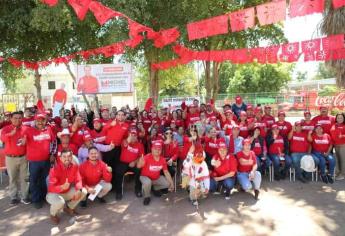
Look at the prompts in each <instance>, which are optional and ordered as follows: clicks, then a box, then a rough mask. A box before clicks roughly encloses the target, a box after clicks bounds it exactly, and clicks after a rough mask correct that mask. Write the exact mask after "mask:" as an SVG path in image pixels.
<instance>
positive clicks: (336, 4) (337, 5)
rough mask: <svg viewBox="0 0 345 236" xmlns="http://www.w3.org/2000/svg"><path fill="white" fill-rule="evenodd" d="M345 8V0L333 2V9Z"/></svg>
mask: <svg viewBox="0 0 345 236" xmlns="http://www.w3.org/2000/svg"><path fill="white" fill-rule="evenodd" d="M343 6H345V0H333V8H334V9H337V8H340V7H343Z"/></svg>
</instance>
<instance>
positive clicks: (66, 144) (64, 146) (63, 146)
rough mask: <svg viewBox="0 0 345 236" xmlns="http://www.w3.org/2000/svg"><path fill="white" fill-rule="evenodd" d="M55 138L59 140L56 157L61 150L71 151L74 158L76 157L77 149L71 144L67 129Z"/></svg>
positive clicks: (59, 154)
mask: <svg viewBox="0 0 345 236" xmlns="http://www.w3.org/2000/svg"><path fill="white" fill-rule="evenodd" d="M57 137H58V138H59V139H60V144H58V146H57V157H58V158H59V157H60V156H61V152H62V150H70V151H72V153H73V155H74V156H78V148H77V146H76V145H75V144H73V143H71V142H70V140H71V133H70V132H69V130H68V129H64V130H62V131H61V132H59V133H58V134H57Z"/></svg>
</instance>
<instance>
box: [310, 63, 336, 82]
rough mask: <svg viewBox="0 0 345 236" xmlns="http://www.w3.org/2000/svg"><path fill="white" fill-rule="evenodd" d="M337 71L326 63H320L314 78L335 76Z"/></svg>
mask: <svg viewBox="0 0 345 236" xmlns="http://www.w3.org/2000/svg"><path fill="white" fill-rule="evenodd" d="M335 77H336V72H335V69H334V68H333V67H331V66H329V65H327V64H325V63H319V65H318V67H317V72H316V75H315V77H314V79H316V80H318V79H329V78H335Z"/></svg>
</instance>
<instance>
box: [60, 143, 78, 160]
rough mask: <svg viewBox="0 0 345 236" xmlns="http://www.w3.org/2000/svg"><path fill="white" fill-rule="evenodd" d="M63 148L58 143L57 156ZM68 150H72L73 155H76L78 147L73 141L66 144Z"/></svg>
mask: <svg viewBox="0 0 345 236" xmlns="http://www.w3.org/2000/svg"><path fill="white" fill-rule="evenodd" d="M63 149H64V148H63V147H62V145H61V144H59V145H58V147H57V156H58V157H60V156H61V152H62V150H63ZM68 150H71V151H72V152H73V155H75V156H78V148H77V146H76V145H74V144H73V143H70V144H68Z"/></svg>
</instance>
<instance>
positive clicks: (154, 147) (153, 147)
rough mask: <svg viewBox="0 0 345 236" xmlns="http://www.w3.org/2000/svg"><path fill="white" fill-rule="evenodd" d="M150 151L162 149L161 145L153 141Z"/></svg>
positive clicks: (159, 142)
mask: <svg viewBox="0 0 345 236" xmlns="http://www.w3.org/2000/svg"><path fill="white" fill-rule="evenodd" d="M151 148H152V149H162V148H163V144H162V142H161V141H155V142H153V143H152V147H151Z"/></svg>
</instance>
